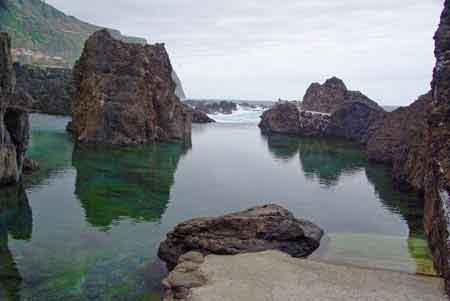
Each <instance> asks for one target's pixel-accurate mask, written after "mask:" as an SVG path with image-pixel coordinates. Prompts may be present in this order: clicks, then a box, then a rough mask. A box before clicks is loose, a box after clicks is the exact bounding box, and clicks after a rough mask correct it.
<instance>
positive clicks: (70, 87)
mask: <svg viewBox="0 0 450 301" xmlns="http://www.w3.org/2000/svg"><path fill="white" fill-rule="evenodd" d="M14 70H15V72H16V78H17V85H16V86H17V88H20V89H22V90H24V91H26V92H27V93H29V94H30V95H31V96H32V97H33V106H32V109H33V111H35V112H39V113H45V114H52V115H65V116H70V115H71V114H72V111H71V102H72V97H73V95H74V91H75V87H74V84H73V77H72V70H71V69H64V68H39V67H36V66H30V65H20V64H18V63H15V64H14Z"/></svg>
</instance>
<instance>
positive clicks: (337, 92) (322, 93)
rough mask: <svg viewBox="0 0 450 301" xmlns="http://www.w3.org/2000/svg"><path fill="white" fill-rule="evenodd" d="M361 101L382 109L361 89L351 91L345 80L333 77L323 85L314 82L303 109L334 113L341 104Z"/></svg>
mask: <svg viewBox="0 0 450 301" xmlns="http://www.w3.org/2000/svg"><path fill="white" fill-rule="evenodd" d="M349 102H360V103H364V104H366V105H367V106H369V107H371V108H373V109H381V108H380V107H379V106H378V104H377V103H376V102H374V101H373V100H371V99H370V98H368V97H367V96H365V95H364V94H362V93H361V92H359V91H349V90H348V89H347V87H346V86H345V84H344V82H343V81H342V80H341V79H339V78H337V77H332V78H330V79H328V80H327V81H325V83H324V84H323V85H321V84H319V83H313V84H311V86H309V88H308V90H307V91H306V94H305V96H304V97H303V102H302V109H303V110H306V111H315V112H323V113H334V112H335V111H336V110H337V109H338V108H339V107H340V106H341V105H343V104H344V103H349Z"/></svg>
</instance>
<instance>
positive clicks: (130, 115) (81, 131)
mask: <svg viewBox="0 0 450 301" xmlns="http://www.w3.org/2000/svg"><path fill="white" fill-rule="evenodd" d="M171 74H172V66H171V64H170V60H169V56H168V54H167V52H166V50H165V48H164V45H163V44H156V45H140V44H127V43H124V42H122V41H119V40H116V39H114V38H113V37H111V35H110V34H109V33H108V31H106V30H102V31H98V32H96V33H95V34H93V35H92V36H91V37H90V38H89V39H88V40H87V41H86V44H85V47H84V51H83V54H82V56H81V58H80V60H79V61H78V62H77V64H76V66H75V68H74V82H75V88H76V93H75V97H74V101H73V108H72V111H73V135H74V137H75V139H76V140H77V142H78V143H84V144H86V143H88V144H89V143H101V144H115V145H123V144H142V143H148V142H153V141H168V140H189V139H190V134H191V118H192V117H191V115H190V114H189V112H187V111H186V110H185V107H184V106H183V104H182V103H181V102H180V100H179V99H178V97H177V96H176V95H175V83H174V81H173V80H172V75H171Z"/></svg>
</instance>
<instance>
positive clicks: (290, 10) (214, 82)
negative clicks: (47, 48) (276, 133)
mask: <svg viewBox="0 0 450 301" xmlns="http://www.w3.org/2000/svg"><path fill="white" fill-rule="evenodd" d="M48 2H49V3H50V4H53V5H55V6H56V7H57V8H60V9H62V10H63V11H65V12H67V13H69V14H72V15H75V16H77V17H79V18H80V19H83V20H86V21H89V22H91V23H95V24H99V25H103V26H110V27H114V28H118V29H120V30H121V31H123V32H124V33H126V34H131V35H137V36H143V37H146V38H148V39H149V40H150V41H153V42H156V41H163V42H165V43H166V46H167V48H168V51H169V53H170V54H171V58H172V63H173V65H174V66H175V68H176V69H177V72H178V73H179V75H180V77H181V79H182V80H183V83H184V86H185V88H186V90H187V93H188V95H189V96H191V97H213V98H220V97H227V98H249V99H276V98H278V97H283V98H297V99H298V98H301V97H302V96H303V94H304V92H305V90H306V88H307V86H308V85H309V83H311V82H313V81H323V80H324V79H325V78H327V77H328V76H332V75H336V76H339V77H342V78H343V79H344V80H345V82H346V83H347V84H348V86H349V87H350V88H353V89H358V90H362V91H363V92H364V93H366V94H368V96H370V97H372V98H374V99H376V100H378V101H380V102H381V103H384V104H408V103H410V102H412V101H413V100H414V99H415V98H416V97H417V96H418V95H419V94H421V93H424V92H426V91H427V89H428V88H429V81H430V79H431V72H432V68H433V64H434V57H433V40H432V37H433V34H434V31H435V29H436V28H437V24H438V20H439V14H440V12H441V10H442V3H443V2H442V0H433V1H431V0H430V1H426V0H403V1H392V0H378V1H372V0H370V1H369V0H341V1H336V0H303V1H298V0H284V1H282V2H280V1H279V0H277V1H275V0H258V1H241V0H229V1H219V0H208V1H190V0H152V1H148V0H116V1H114V2H113V3H114V4H111V1H110V0H96V1H92V0H89V1H87V0H77V1H65V0H48Z"/></svg>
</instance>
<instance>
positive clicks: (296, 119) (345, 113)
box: [259, 101, 384, 144]
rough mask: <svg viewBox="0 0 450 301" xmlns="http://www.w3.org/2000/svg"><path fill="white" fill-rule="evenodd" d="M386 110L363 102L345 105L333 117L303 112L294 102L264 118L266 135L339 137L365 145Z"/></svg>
mask: <svg viewBox="0 0 450 301" xmlns="http://www.w3.org/2000/svg"><path fill="white" fill-rule="evenodd" d="M383 115H384V111H383V110H382V109H381V108H379V107H372V106H368V105H367V104H366V103H361V102H357V101H355V102H346V103H344V104H342V105H341V106H340V107H339V108H338V109H337V110H336V111H334V112H333V114H327V113H320V112H315V111H304V110H302V109H300V108H299V106H298V105H297V103H295V102H282V103H278V104H276V105H275V106H274V107H272V109H270V110H268V111H265V112H264V113H263V115H262V116H261V122H260V124H259V127H260V128H261V131H262V132H263V133H265V134H288V135H300V136H304V137H340V138H345V139H350V140H353V141H357V142H359V143H363V144H364V143H366V142H367V140H368V138H369V137H370V135H371V134H372V132H373V131H374V125H375V124H376V123H377V122H378V121H379V120H380V119H381V118H382V116H383Z"/></svg>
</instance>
